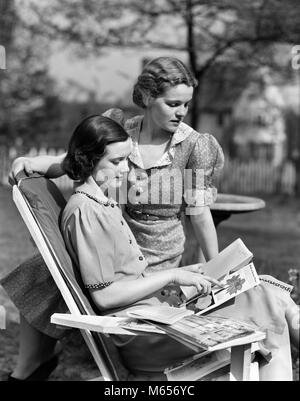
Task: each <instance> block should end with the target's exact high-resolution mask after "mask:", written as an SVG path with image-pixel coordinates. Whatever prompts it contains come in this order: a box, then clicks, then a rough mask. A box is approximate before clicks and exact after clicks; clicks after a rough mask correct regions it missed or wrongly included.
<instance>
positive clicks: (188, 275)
mask: <svg viewBox="0 0 300 401" xmlns="http://www.w3.org/2000/svg"><path fill="white" fill-rule="evenodd" d="M192 266H193V265H192ZM172 276H173V283H174V284H177V285H187V286H191V285H193V286H194V287H196V288H197V291H198V292H199V293H200V294H204V295H207V294H210V293H211V286H212V284H213V285H217V286H218V287H220V288H223V285H222V284H221V283H220V282H219V281H218V280H215V279H213V278H211V277H209V276H205V275H204V274H201V273H196V272H193V271H189V270H186V269H182V268H181V269H173V274H172Z"/></svg>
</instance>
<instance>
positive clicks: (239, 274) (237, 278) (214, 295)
mask: <svg viewBox="0 0 300 401" xmlns="http://www.w3.org/2000/svg"><path fill="white" fill-rule="evenodd" d="M259 282H260V280H259V277H258V275H257V272H256V269H255V266H254V264H253V263H250V264H249V265H247V266H245V267H242V268H241V269H239V270H238V271H236V272H234V273H231V274H228V275H227V276H225V277H224V278H223V280H221V283H222V284H224V288H215V289H212V292H211V294H209V295H206V296H205V297H198V298H196V299H195V300H192V301H190V302H189V306H187V307H188V308H190V309H191V310H194V312H195V313H197V314H202V313H205V312H208V311H209V310H212V309H214V308H216V307H217V306H219V305H222V304H223V303H225V302H227V301H229V300H230V299H232V298H234V297H236V296H237V295H239V294H241V293H242V292H244V291H247V290H249V289H250V288H253V287H255V286H257V285H258V284H259Z"/></svg>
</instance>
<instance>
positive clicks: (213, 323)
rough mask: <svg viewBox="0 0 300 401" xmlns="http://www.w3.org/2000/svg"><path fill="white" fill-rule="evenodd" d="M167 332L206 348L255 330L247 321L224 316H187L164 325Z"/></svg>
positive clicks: (210, 348) (225, 342) (211, 347)
mask: <svg viewBox="0 0 300 401" xmlns="http://www.w3.org/2000/svg"><path fill="white" fill-rule="evenodd" d="M163 330H165V332H166V333H167V334H170V335H172V336H175V337H176V336H177V337H179V338H181V339H183V340H184V341H186V342H187V343H191V344H194V345H197V346H198V347H200V348H203V349H206V350H214V349H216V348H215V347H216V346H219V345H222V347H223V348H224V347H226V344H229V343H230V342H232V340H236V339H239V338H243V337H244V336H246V335H249V334H251V333H254V332H255V328H254V327H253V326H251V325H249V324H247V323H244V322H242V321H238V320H235V319H229V318H227V317H226V318H224V317H222V316H198V315H191V316H187V317H185V318H183V319H181V320H179V321H178V322H176V323H174V324H172V325H164V326H163Z"/></svg>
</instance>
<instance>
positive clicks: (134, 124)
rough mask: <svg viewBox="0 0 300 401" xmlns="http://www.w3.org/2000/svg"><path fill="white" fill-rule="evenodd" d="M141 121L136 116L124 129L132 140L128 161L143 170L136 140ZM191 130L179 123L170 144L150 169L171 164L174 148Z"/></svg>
mask: <svg viewBox="0 0 300 401" xmlns="http://www.w3.org/2000/svg"><path fill="white" fill-rule="evenodd" d="M142 121H143V116H136V117H134V118H133V119H131V120H128V121H127V122H126V124H125V129H126V131H127V132H128V134H129V135H130V136H131V138H132V144H133V147H132V152H131V154H130V156H129V160H130V161H131V162H132V163H133V164H135V165H136V166H137V167H139V168H141V169H144V164H143V160H142V158H141V154H140V151H139V146H138V140H139V135H140V130H141V124H142ZM192 132H193V128H191V127H189V126H188V125H187V124H185V123H183V122H182V123H180V124H179V126H178V128H177V129H176V131H175V132H174V134H173V136H172V139H171V143H170V145H169V147H168V149H167V150H166V151H165V153H164V154H163V155H162V157H161V158H160V159H159V160H158V161H156V162H155V163H154V164H153V166H152V167H151V168H155V167H163V166H167V165H169V164H171V163H172V161H173V159H174V156H175V147H176V145H178V144H179V143H180V142H182V141H184V140H185V139H186V138H187V137H188V136H189V135H190V134H191V133H192Z"/></svg>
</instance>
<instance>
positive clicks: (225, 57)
mask: <svg viewBox="0 0 300 401" xmlns="http://www.w3.org/2000/svg"><path fill="white" fill-rule="evenodd" d="M31 11H32V12H33V13H34V15H35V17H36V20H33V22H32V23H29V25H30V26H31V28H32V29H34V30H35V31H36V30H38V31H39V32H40V33H42V34H44V35H46V36H47V37H52V38H53V39H55V40H58V39H62V40H63V41H66V40H67V41H68V42H70V43H72V44H74V45H75V46H76V49H77V50H79V51H86V52H90V51H93V52H99V51H102V50H103V48H105V47H131V48H132V47H135V48H142V49H146V48H157V49H166V50H168V51H170V50H179V51H185V52H187V54H188V58H189V63H190V66H191V68H192V70H193V72H194V74H195V76H196V78H197V79H198V81H199V86H198V88H197V89H196V93H195V96H194V100H193V105H192V110H191V112H192V125H193V126H195V127H196V126H197V123H198V119H199V104H200V97H201V89H202V85H203V82H204V81H205V78H206V75H207V73H208V71H209V70H210V69H211V68H212V67H213V66H214V65H216V64H217V63H220V62H221V63H224V65H232V64H234V65H239V66H243V67H244V68H245V69H247V71H248V72H249V71H251V69H252V68H256V67H257V66H258V65H262V64H263V65H269V66H271V67H272V68H274V65H276V63H275V56H276V52H277V50H276V48H275V47H274V44H275V43H297V42H299V40H300V26H299V23H298V22H299V20H300V5H299V2H298V0H286V1H285V2H282V0H148V1H146V2H144V1H140V0H91V1H88V2H85V1H83V0H59V1H58V0H53V1H52V2H51V4H48V5H47V12H46V13H45V12H44V6H43V3H41V4H39V3H33V2H32V3H31ZM37 22H38V23H37ZM78 45H80V46H79V47H78ZM239 78H242V77H239Z"/></svg>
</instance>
